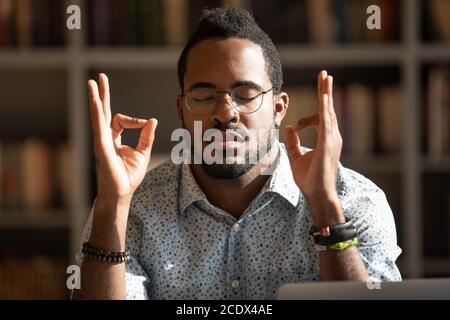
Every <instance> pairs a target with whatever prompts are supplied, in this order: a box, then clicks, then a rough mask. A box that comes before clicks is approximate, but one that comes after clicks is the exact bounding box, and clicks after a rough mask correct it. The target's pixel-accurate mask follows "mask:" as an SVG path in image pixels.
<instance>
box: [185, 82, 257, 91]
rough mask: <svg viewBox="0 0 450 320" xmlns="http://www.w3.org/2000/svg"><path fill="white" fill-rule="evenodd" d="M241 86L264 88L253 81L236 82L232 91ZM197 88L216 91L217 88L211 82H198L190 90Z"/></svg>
mask: <svg viewBox="0 0 450 320" xmlns="http://www.w3.org/2000/svg"><path fill="white" fill-rule="evenodd" d="M241 86H249V87H252V88H255V89H258V90H262V87H261V86H260V85H259V84H257V83H256V82H254V81H251V80H242V81H236V82H235V83H233V85H232V86H231V89H234V88H236V87H241ZM195 88H212V89H215V88H217V87H216V86H215V85H214V84H213V83H211V82H196V83H194V84H193V85H191V86H190V87H189V89H188V90H192V89H195Z"/></svg>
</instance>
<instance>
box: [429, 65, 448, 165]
mask: <svg viewBox="0 0 450 320" xmlns="http://www.w3.org/2000/svg"><path fill="white" fill-rule="evenodd" d="M448 89H449V86H448V78H447V72H446V70H445V69H444V68H440V67H436V68H432V69H431V70H430V71H429V74H428V90H427V97H428V98H427V100H428V101H427V105H428V115H427V118H428V126H427V127H428V154H429V156H430V157H431V158H441V157H442V156H443V155H444V154H445V153H446V152H448V145H449V143H448V141H449V137H448V136H449V132H448V126H449V121H448V119H449V110H448V109H449V106H448V104H446V102H445V96H446V95H447V92H448Z"/></svg>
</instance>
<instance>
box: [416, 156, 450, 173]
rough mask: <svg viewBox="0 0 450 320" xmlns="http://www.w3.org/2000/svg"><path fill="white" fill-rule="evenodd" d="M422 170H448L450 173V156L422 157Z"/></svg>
mask: <svg viewBox="0 0 450 320" xmlns="http://www.w3.org/2000/svg"><path fill="white" fill-rule="evenodd" d="M422 170H423V171H424V172H436V171H438V172H447V173H450V156H443V157H440V158H430V157H423V158H422Z"/></svg>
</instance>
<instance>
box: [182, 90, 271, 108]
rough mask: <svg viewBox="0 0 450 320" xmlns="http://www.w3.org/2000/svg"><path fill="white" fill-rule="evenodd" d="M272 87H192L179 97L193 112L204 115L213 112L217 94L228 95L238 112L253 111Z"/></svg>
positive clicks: (217, 98) (260, 104) (258, 106)
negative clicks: (264, 89)
mask: <svg viewBox="0 0 450 320" xmlns="http://www.w3.org/2000/svg"><path fill="white" fill-rule="evenodd" d="M272 89H273V87H272V88H270V89H269V90H266V91H262V90H261V89H259V88H256V87H254V86H247V85H246V86H239V87H236V88H234V89H233V90H231V91H216V90H214V89H213V88H206V87H199V88H192V89H190V90H189V91H188V92H186V93H185V94H181V95H180V97H184V104H185V105H186V107H187V108H188V110H189V111H191V112H192V113H194V114H197V115H206V114H211V113H213V112H214V109H215V108H216V105H217V101H218V100H219V94H220V93H225V94H229V95H230V100H231V106H232V107H233V108H234V109H235V110H236V111H238V112H240V113H245V114H249V113H253V112H256V111H258V109H259V108H260V107H261V106H262V103H263V100H264V95H265V94H266V93H268V92H269V91H271V90H272Z"/></svg>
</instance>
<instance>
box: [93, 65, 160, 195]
mask: <svg viewBox="0 0 450 320" xmlns="http://www.w3.org/2000/svg"><path fill="white" fill-rule="evenodd" d="M99 84H100V88H99V87H98V86H97V83H96V82H95V80H89V81H88V91H89V104H90V117H91V125H92V130H93V137H94V139H93V140H94V141H93V145H94V152H95V159H96V171H97V179H98V195H97V201H102V202H104V203H107V202H110V203H113V202H121V201H125V202H127V201H131V198H132V196H133V193H134V192H135V191H136V189H137V187H138V186H139V184H140V183H141V182H142V180H143V179H144V176H145V174H146V172H147V166H148V164H149V162H150V157H151V151H152V145H153V141H154V138H155V129H156V126H157V124H158V121H157V120H156V119H154V118H152V119H149V120H145V119H138V118H132V117H129V116H126V115H122V114H119V113H118V114H116V115H115V116H114V117H113V118H112V119H111V106H110V94H109V84H108V77H107V76H106V74H104V73H101V74H100V75H99ZM128 128H141V129H142V130H141V134H140V137H139V142H138V144H137V146H136V148H135V149H133V148H131V147H129V146H127V145H123V144H122V143H121V134H122V131H123V129H128Z"/></svg>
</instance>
